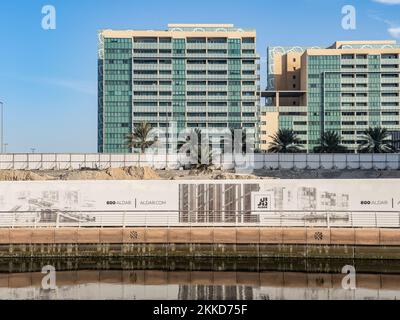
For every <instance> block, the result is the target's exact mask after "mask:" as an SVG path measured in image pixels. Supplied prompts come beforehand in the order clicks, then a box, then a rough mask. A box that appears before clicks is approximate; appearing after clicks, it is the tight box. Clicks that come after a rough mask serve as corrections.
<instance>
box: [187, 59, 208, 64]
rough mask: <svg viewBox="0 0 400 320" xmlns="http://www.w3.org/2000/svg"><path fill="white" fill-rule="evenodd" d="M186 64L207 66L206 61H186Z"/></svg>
mask: <svg viewBox="0 0 400 320" xmlns="http://www.w3.org/2000/svg"><path fill="white" fill-rule="evenodd" d="M187 64H207V61H206V60H188V61H187Z"/></svg>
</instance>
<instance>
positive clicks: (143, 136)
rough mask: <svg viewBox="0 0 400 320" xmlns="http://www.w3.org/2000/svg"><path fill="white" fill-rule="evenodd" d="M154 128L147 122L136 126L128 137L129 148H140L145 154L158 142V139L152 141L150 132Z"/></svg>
mask: <svg viewBox="0 0 400 320" xmlns="http://www.w3.org/2000/svg"><path fill="white" fill-rule="evenodd" d="M152 129H153V128H152V127H151V125H150V124H149V123H147V122H141V123H139V125H138V126H135V128H134V129H133V132H132V133H130V134H128V135H127V136H126V142H127V146H128V147H129V148H131V149H133V148H135V149H136V148H138V149H140V151H141V153H144V152H145V151H146V149H147V148H149V147H151V146H152V145H153V144H155V143H156V142H157V138H154V139H151V138H150V132H151V130H152Z"/></svg>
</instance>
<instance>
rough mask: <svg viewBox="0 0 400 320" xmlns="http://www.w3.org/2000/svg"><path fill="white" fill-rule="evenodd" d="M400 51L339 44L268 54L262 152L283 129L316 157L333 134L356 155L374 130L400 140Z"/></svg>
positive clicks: (388, 44) (375, 44)
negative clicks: (364, 136)
mask: <svg viewBox="0 0 400 320" xmlns="http://www.w3.org/2000/svg"><path fill="white" fill-rule="evenodd" d="M399 56H400V46H399V45H398V44H397V43H396V41H392V40H386V41H338V42H335V43H334V44H333V45H332V46H330V47H328V48H325V49H321V48H317V47H270V48H268V88H267V91H265V92H262V94H261V96H262V97H264V98H265V99H266V107H264V108H263V110H261V128H260V146H261V149H262V150H267V149H268V146H269V143H270V142H271V138H270V136H272V135H274V134H275V133H276V132H277V130H278V128H282V129H283V128H285V129H293V130H294V131H295V133H297V135H298V136H299V138H300V139H301V144H302V145H303V146H304V150H305V151H308V152H313V150H314V148H315V146H317V145H318V143H319V140H320V138H321V135H322V133H323V132H326V131H334V132H337V133H338V134H339V136H340V137H341V142H342V144H343V145H345V146H346V147H347V148H348V149H349V150H353V151H356V150H357V149H358V146H359V144H360V135H362V134H363V133H364V132H365V130H366V129H367V128H369V127H384V128H387V129H388V131H389V132H391V134H392V137H393V138H394V139H393V140H396V139H398V138H396V137H399V135H400V106H399V105H400V97H399V95H400V91H399V90H400V89H399V85H400V80H399V78H400V68H399V65H400V59H399Z"/></svg>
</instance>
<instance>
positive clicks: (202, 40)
mask: <svg viewBox="0 0 400 320" xmlns="http://www.w3.org/2000/svg"><path fill="white" fill-rule="evenodd" d="M186 42H187V43H206V42H207V40H206V38H187V40H186Z"/></svg>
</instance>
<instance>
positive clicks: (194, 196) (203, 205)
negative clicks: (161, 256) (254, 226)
mask: <svg viewBox="0 0 400 320" xmlns="http://www.w3.org/2000/svg"><path fill="white" fill-rule="evenodd" d="M259 188H260V186H259V184H242V183H225V184H222V183H217V184H181V185H180V186H179V212H180V215H179V221H180V222H182V223H188V222H190V223H205V222H212V223H243V222H244V223H259V222H260V217H259V215H258V214H255V213H254V212H252V211H254V210H252V205H251V204H252V199H251V198H252V193H253V192H256V191H258V190H259Z"/></svg>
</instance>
